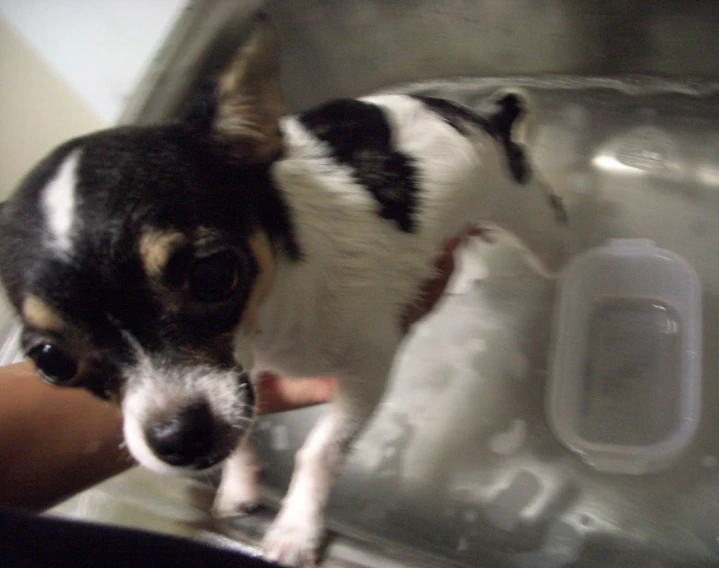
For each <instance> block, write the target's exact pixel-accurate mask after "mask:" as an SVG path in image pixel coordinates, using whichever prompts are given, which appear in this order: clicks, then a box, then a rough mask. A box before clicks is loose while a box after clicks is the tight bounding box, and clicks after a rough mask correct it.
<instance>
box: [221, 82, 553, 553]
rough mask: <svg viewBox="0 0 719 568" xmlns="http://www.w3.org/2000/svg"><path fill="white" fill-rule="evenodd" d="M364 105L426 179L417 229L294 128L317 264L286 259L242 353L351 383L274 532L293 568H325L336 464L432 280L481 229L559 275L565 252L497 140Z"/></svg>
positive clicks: (270, 549) (280, 174) (304, 214)
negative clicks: (317, 565)
mask: <svg viewBox="0 0 719 568" xmlns="http://www.w3.org/2000/svg"><path fill="white" fill-rule="evenodd" d="M365 100H367V101H371V102H373V103H374V104H377V105H379V106H381V107H382V108H383V109H384V111H385V113H386V115H387V117H388V119H389V121H390V123H391V125H392V130H393V133H394V137H395V139H394V143H395V145H396V146H397V147H398V149H399V150H400V151H402V152H404V153H405V154H407V155H409V156H410V157H412V158H414V161H415V164H416V167H417V168H418V169H419V173H420V175H419V182H420V185H421V187H420V191H419V194H418V198H419V207H418V211H417V215H416V219H415V221H416V225H417V227H416V231H414V232H412V233H406V232H401V231H399V230H398V229H397V227H396V226H395V225H394V223H393V222H392V221H389V220H385V219H382V218H381V217H380V216H379V215H378V214H377V202H376V201H375V200H374V198H373V197H372V196H371V195H370V194H369V192H368V191H367V190H366V189H365V188H364V187H362V186H361V185H359V184H358V183H357V182H356V181H355V179H354V178H353V175H352V171H351V170H350V169H349V168H348V167H346V166H344V165H342V164H340V163H338V162H336V161H335V160H334V159H333V158H332V157H331V153H330V150H329V149H328V148H327V147H325V145H324V144H323V143H322V142H320V141H319V140H317V139H315V138H314V137H313V136H312V135H311V134H310V133H309V132H307V131H306V130H305V129H304V128H303V127H302V126H301V124H300V123H299V122H298V121H297V120H295V119H293V118H288V119H286V120H285V121H284V122H283V124H282V128H283V131H284V134H285V141H286V145H287V149H286V150H287V151H286V156H285V158H283V159H282V160H281V161H279V162H278V163H276V164H275V166H274V170H273V176H274V180H275V182H276V183H277V185H278V187H279V188H280V189H281V191H282V192H283V194H284V196H285V198H286V200H287V203H288V205H289V206H290V209H291V212H292V219H293V221H294V224H295V230H296V236H297V239H298V241H299V244H300V247H301V249H302V251H303V253H304V255H305V256H304V258H303V261H302V262H300V263H293V262H289V261H287V260H283V259H279V264H278V269H277V277H276V283H275V285H274V287H273V289H272V290H271V292H270V295H269V297H268V299H267V301H266V302H265V304H264V305H263V307H262V309H261V311H260V317H259V324H260V325H259V327H260V329H261V330H262V333H261V334H260V335H257V336H255V337H253V338H248V337H247V336H244V335H238V336H237V338H236V349H237V352H238V353H246V352H248V351H252V358H253V360H254V365H255V368H254V372H258V371H262V370H270V371H276V372H279V373H281V374H283V375H288V376H309V375H327V374H333V375H335V376H336V377H337V378H338V380H339V393H338V395H337V397H336V400H335V401H334V402H333V403H332V405H331V407H330V409H329V410H328V414H327V415H326V416H325V417H323V418H322V419H320V420H319V422H318V423H317V425H316V426H315V428H314V429H313V430H312V432H311V433H310V435H309V437H308V439H307V441H306V442H305V444H304V446H303V447H302V449H301V450H300V451H299V452H298V455H297V463H296V468H295V473H294V475H293V478H292V482H291V484H290V488H289V491H288V494H287V496H286V497H285V500H284V502H283V506H282V509H281V511H280V513H279V514H278V516H277V519H276V520H275V523H274V524H273V525H272V527H271V528H270V529H269V531H268V532H267V534H266V536H265V541H264V549H265V552H266V554H267V556H268V557H269V558H270V559H272V560H275V561H278V562H280V563H283V564H288V565H293V566H296V565H303V564H307V563H311V562H313V561H314V560H315V554H316V549H317V546H318V544H319V539H320V537H321V535H322V532H323V526H324V525H323V512H324V507H325V503H326V501H327V497H328V495H329V491H330V489H331V486H332V483H333V479H334V477H335V474H336V471H337V468H338V467H339V466H340V464H341V463H342V461H343V458H344V456H345V454H346V451H347V446H348V444H349V443H350V442H351V440H352V439H353V438H354V437H355V436H356V435H357V434H358V432H359V431H360V429H361V428H362V426H363V425H364V423H365V422H366V420H367V419H368V418H369V416H370V415H371V413H372V411H373V410H374V408H375V406H376V404H377V402H378V401H379V400H380V398H381V396H382V394H383V393H384V387H385V383H386V379H387V375H388V374H389V371H390V367H391V365H392V360H393V357H394V354H395V351H396V349H397V347H398V346H399V343H400V341H401V332H400V325H399V324H400V316H401V313H402V310H403V308H404V307H405V306H406V305H407V304H408V303H409V302H411V301H412V300H413V299H414V297H415V295H416V293H417V291H418V289H419V288H420V285H421V284H422V283H423V282H424V281H425V280H427V279H428V278H430V277H432V276H433V274H434V273H433V271H434V261H435V260H436V258H437V256H438V255H439V254H440V252H441V250H442V247H443V244H444V243H445V241H447V240H448V239H450V238H451V237H454V236H455V235H457V234H458V233H460V232H461V231H462V230H463V229H465V228H467V227H469V226H471V225H476V224H482V225H487V226H496V227H500V228H503V229H505V230H507V231H509V232H511V233H512V234H513V235H515V236H516V237H517V238H518V239H519V240H520V242H521V243H523V244H524V245H525V246H528V247H529V248H530V249H531V250H532V252H533V254H534V255H536V256H537V257H538V258H539V259H540V261H541V263H542V264H543V265H545V266H549V267H550V268H551V267H554V266H556V265H557V263H558V262H559V261H560V259H561V251H562V247H563V244H564V241H563V237H564V235H563V230H562V229H561V228H560V227H559V226H558V225H557V222H556V219H555V217H554V211H552V209H551V207H550V205H549V203H548V200H547V192H546V188H544V187H543V186H542V185H541V182H540V181H536V182H533V183H529V184H527V185H526V186H518V185H517V184H516V183H515V182H514V181H513V180H512V179H510V178H509V176H508V169H507V168H506V166H505V164H503V163H502V154H501V150H500V149H499V147H498V145H497V144H496V142H495V141H494V140H493V139H492V138H491V137H490V136H488V135H487V134H486V133H485V132H483V131H481V130H479V129H478V130H477V131H476V132H475V133H474V134H473V136H471V137H470V138H467V137H465V136H463V135H461V134H459V133H458V132H457V131H456V130H455V129H453V128H452V127H451V126H449V125H448V124H446V123H445V122H444V121H443V120H441V119H440V118H439V117H437V116H436V115H435V114H434V113H432V112H431V111H429V110H428V109H426V108H425V106H424V105H423V104H422V103H421V102H419V101H417V100H415V99H412V98H410V97H406V96H401V95H388V96H378V97H371V98H368V99H365ZM229 475H230V474H229V473H228V476H229ZM224 483H231V480H230V479H229V478H228V479H227V480H223V484H224Z"/></svg>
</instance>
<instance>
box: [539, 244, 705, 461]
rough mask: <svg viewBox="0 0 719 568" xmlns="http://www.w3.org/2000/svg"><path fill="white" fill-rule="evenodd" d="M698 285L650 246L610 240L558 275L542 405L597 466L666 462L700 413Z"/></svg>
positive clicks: (683, 265)
mask: <svg viewBox="0 0 719 568" xmlns="http://www.w3.org/2000/svg"><path fill="white" fill-rule="evenodd" d="M701 314H702V296H701V285H700V282H699V277H698V276H697V273H696V272H695V270H694V269H693V268H692V266H691V265H690V264H689V263H688V262H686V261H685V260H684V259H683V258H681V257H679V256H678V255H676V254H674V253H672V252H669V251H667V250H663V249H660V248H658V247H657V246H656V245H655V244H654V243H653V242H651V241H645V240H633V239H617V240H612V241H609V242H608V243H607V244H606V245H605V246H602V247H599V248H596V249H593V250H590V251H588V252H586V253H584V254H582V255H580V256H579V257H577V258H576V259H575V260H574V261H573V262H572V263H571V264H570V265H569V266H568V267H567V269H566V270H565V271H564V273H563V274H562V277H561V279H560V288H559V301H558V308H557V312H556V317H555V322H554V338H553V345H554V349H553V357H552V365H551V373H550V379H549V391H548V397H547V407H548V408H547V410H548V417H549V422H550V425H551V427H552V429H553V430H554V433H555V434H556V436H557V437H558V438H559V440H560V441H562V443H564V444H565V445H566V446H568V447H569V448H571V449H572V450H574V451H575V452H577V453H578V454H579V455H580V456H581V457H582V459H583V460H584V461H585V462H587V463H588V464H590V465H592V466H594V467H595V468H597V469H599V470H601V471H606V472H611V473H625V474H641V473H649V472H655V471H658V470H661V469H663V468H665V467H668V466H669V465H671V464H672V462H673V461H674V460H675V459H676V458H677V457H678V456H679V455H680V454H681V452H682V451H683V450H684V449H685V448H686V447H687V446H688V445H689V443H690V442H691V440H692V438H693V436H694V434H695V432H696V429H697V426H698V422H699V417H700V412H701Z"/></svg>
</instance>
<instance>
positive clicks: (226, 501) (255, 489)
mask: <svg viewBox="0 0 719 568" xmlns="http://www.w3.org/2000/svg"><path fill="white" fill-rule="evenodd" d="M259 477H260V461H259V459H258V457H257V454H256V453H255V450H254V448H253V447H252V446H251V445H250V443H249V441H248V440H247V439H245V440H244V441H243V442H242V444H241V445H240V447H239V448H237V449H236V450H235V452H234V453H233V454H232V455H231V456H230V457H229V458H228V459H227V461H226V462H225V466H224V468H223V470H222V481H221V482H220V487H219V488H218V489H217V495H216V496H215V502H214V503H213V504H212V513H213V515H215V516H216V517H229V516H233V515H238V514H240V515H244V514H247V513H251V512H253V511H255V510H256V509H257V507H258V505H259V502H260V491H259Z"/></svg>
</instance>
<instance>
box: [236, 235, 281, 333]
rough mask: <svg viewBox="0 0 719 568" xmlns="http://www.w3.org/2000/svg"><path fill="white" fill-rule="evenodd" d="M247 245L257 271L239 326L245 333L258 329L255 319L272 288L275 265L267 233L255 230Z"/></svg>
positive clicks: (254, 331)
mask: <svg viewBox="0 0 719 568" xmlns="http://www.w3.org/2000/svg"><path fill="white" fill-rule="evenodd" d="M249 245H250V250H251V251H252V254H253V256H254V257H255V261H256V262H257V267H258V270H259V272H258V274H257V278H255V281H254V283H253V284H252V290H251V291H250V296H249V299H248V300H247V304H246V305H245V310H244V312H243V313H242V320H241V321H242V323H241V324H240V327H241V329H242V330H243V331H244V332H245V333H256V332H258V331H260V329H259V323H258V321H257V315H258V311H259V309H260V306H261V305H262V302H263V301H264V300H265V298H267V296H268V294H269V293H270V290H271V289H272V284H274V281H275V270H276V266H275V255H274V253H273V251H272V244H271V243H270V239H269V237H268V236H267V233H265V232H264V231H256V232H255V233H253V234H252V236H251V237H250V238H249Z"/></svg>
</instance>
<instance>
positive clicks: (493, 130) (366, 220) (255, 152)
mask: <svg viewBox="0 0 719 568" xmlns="http://www.w3.org/2000/svg"><path fill="white" fill-rule="evenodd" d="M278 61H279V54H278V47H277V38H276V36H275V33H274V31H273V29H272V27H271V25H270V23H269V22H268V21H267V18H266V17H260V18H259V19H258V23H257V25H256V28H255V31H254V32H253V35H252V37H251V38H250V40H249V42H248V43H247V44H246V45H245V46H244V47H243V49H242V50H240V52H239V53H238V55H237V56H236V57H235V59H234V61H233V62H232V64H231V65H230V66H229V67H228V69H227V70H226V71H225V72H224V74H222V76H221V77H219V79H218V81H217V84H216V88H215V89H214V91H213V92H212V96H211V97H210V100H208V99H207V98H205V99H202V100H198V103H197V104H196V105H195V106H194V108H193V110H192V111H191V112H189V113H188V114H187V116H185V117H184V118H183V119H181V120H178V121H176V122H172V123H169V124H164V125H159V126H151V127H124V128H116V129H111V130H107V131H104V132H99V133H96V134H93V135H90V136H84V137H82V138H78V139H75V140H71V141H70V142H67V143H65V144H64V145H62V146H61V147H59V148H57V149H56V150H55V151H53V152H52V153H51V154H50V155H49V156H48V157H47V158H46V159H45V160H44V161H43V162H42V163H41V164H40V165H39V166H37V168H36V169H35V170H34V171H32V172H31V173H30V174H29V175H28V177H27V178H26V179H25V181H24V182H23V184H22V185H21V187H20V188H19V190H18V191H17V192H16V193H15V195H14V196H13V197H12V198H11V199H10V200H9V201H7V202H6V203H4V204H3V205H2V208H1V209H0V274H1V276H2V282H3V283H4V285H5V288H6V290H7V293H8V296H9V298H10V300H11V301H12V303H13V305H14V306H15V308H16V309H17V312H18V314H19V315H20V316H21V318H22V320H23V323H24V328H25V329H24V335H23V345H24V349H25V352H26V353H27V356H28V357H29V358H30V359H32V360H33V361H34V362H35V364H36V366H37V368H38V371H39V372H40V374H41V375H42V376H43V377H44V379H46V380H47V381H49V382H51V383H53V384H56V385H61V386H71V387H81V388H86V389H89V390H90V391H92V392H93V393H95V394H96V395H98V396H100V397H103V398H106V399H109V400H111V401H114V402H115V403H116V404H118V405H120V406H121V408H122V411H123V413H124V432H125V438H126V441H127V445H128V447H129V449H130V450H131V452H132V454H133V455H134V456H135V457H136V458H137V459H138V460H139V462H140V463H141V464H144V465H145V466H147V467H150V468H152V469H154V470H157V471H160V472H178V471H188V470H205V469H208V468H211V467H213V466H216V465H218V464H220V463H223V462H224V464H225V466H224V467H225V470H224V475H223V480H222V483H221V486H220V489H219V492H218V497H217V504H216V508H217V510H218V511H220V512H236V511H241V510H243V509H247V508H248V507H249V506H250V505H252V504H253V503H254V502H255V501H256V499H257V488H256V487H255V486H254V477H255V476H254V475H253V474H252V473H251V472H250V469H251V468H252V467H253V464H252V463H251V458H250V457H249V456H250V452H249V450H248V448H247V446H246V443H245V442H244V439H245V437H246V435H247V433H248V432H249V431H250V427H251V424H252V421H253V418H254V414H255V396H254V387H253V382H254V381H255V379H256V377H257V376H258V374H259V373H260V372H261V371H273V372H277V373H280V374H282V375H287V376H313V375H334V376H336V377H337V378H338V382H339V390H338V394H337V396H336V399H335V400H334V401H333V403H332V404H331V405H330V407H329V408H328V410H327V413H326V415H324V416H323V417H322V418H321V419H320V420H319V421H318V423H317V425H316V426H315V428H314V429H313V431H312V432H311V434H310V435H309V437H308V439H307V441H306V443H305V444H304V446H303V447H302V449H301V450H300V451H299V452H298V454H297V460H296V468H295V472H294V477H293V479H292V482H291V485H290V488H289V491H288V494H287V496H286V498H285V499H284V502H283V506H282V509H281V511H280V513H279V514H278V516H277V518H276V520H275V522H274V524H273V525H272V526H271V528H270V529H269V531H268V533H267V535H266V537H265V541H264V549H265V551H266V554H267V556H268V557H269V558H271V559H274V560H277V561H279V562H281V563H284V564H288V565H301V564H306V563H311V562H314V560H315V555H316V550H317V547H318V545H319V543H320V541H321V537H322V534H323V511H324V507H325V503H326V501H327V498H328V494H329V492H330V489H331V486H332V482H333V479H334V477H335V475H336V472H337V470H338V468H339V467H340V465H341V463H342V461H343V457H344V456H345V454H346V452H347V449H348V445H349V444H350V442H351V441H352V440H353V439H354V438H355V436H357V434H358V432H359V431H360V429H361V428H362V426H363V425H364V424H365V422H366V421H367V419H368V417H369V416H370V415H371V413H372V411H373V409H374V408H375V406H376V405H377V402H378V401H379V400H380V398H381V396H382V394H383V392H384V390H385V384H386V380H387V375H388V372H389V370H390V366H391V365H392V360H393V358H394V356H395V352H396V351H397V348H398V345H399V344H400V341H401V340H402V333H401V330H400V318H401V312H402V310H403V307H404V306H405V305H407V304H408V303H409V302H411V301H412V300H413V298H415V297H416V295H417V291H418V289H419V288H420V287H421V284H422V283H424V282H425V281H427V280H428V279H431V278H432V277H433V276H434V274H433V267H434V262H435V260H436V258H437V256H438V254H439V253H440V251H441V250H442V247H443V244H444V243H445V242H446V241H447V240H449V239H450V238H452V237H453V236H455V235H457V234H459V233H462V232H463V231H464V230H465V229H466V228H468V227H469V226H472V225H477V224H478V223H479V224H484V225H485V226H491V227H494V228H499V229H503V230H505V231H507V232H508V233H511V234H512V235H514V236H515V237H516V239H517V240H518V241H520V242H521V243H522V244H523V245H524V246H525V247H526V248H527V249H528V250H529V251H530V252H531V255H532V257H533V258H535V259H537V260H538V261H539V263H540V264H541V266H542V267H543V268H545V269H547V270H548V271H552V270H554V269H555V268H557V267H558V265H559V263H560V262H561V261H562V257H563V246H564V233H565V230H566V228H565V227H564V224H563V221H564V219H563V216H564V210H563V208H562V204H561V201H560V200H559V199H558V197H557V196H556V195H554V194H553V193H552V192H551V191H550V190H548V189H547V187H546V185H544V184H542V183H541V182H540V181H539V179H538V177H537V176H536V175H534V174H533V172H532V166H531V160H530V159H529V157H528V154H527V150H526V146H527V144H528V142H529V138H528V136H529V134H530V130H531V129H530V123H531V118H532V116H531V114H532V111H531V106H530V101H529V98H528V97H527V95H526V94H525V93H523V92H521V91H506V92H502V93H499V94H498V95H497V96H496V97H495V98H494V99H493V108H494V111H493V112H491V113H488V114H485V115H478V114H475V113H473V112H471V111H469V110H468V109H466V108H464V107H462V106H460V105H457V104H454V103H451V102H448V101H444V100H439V99H429V98H421V97H413V96H406V95H382V96H373V97H366V98H361V99H356V100H335V101H333V102H329V103H327V104H324V105H322V106H320V107H318V108H315V109H313V110H310V111H307V112H304V113H302V114H299V115H297V116H291V117H283V114H284V113H283V104H282V97H281V95H280V89H279V82H278V67H279V65H278ZM243 369H244V370H246V371H247V372H243ZM58 427H62V425H58Z"/></svg>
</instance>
